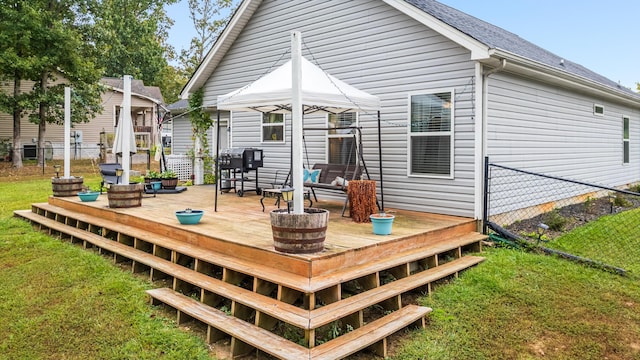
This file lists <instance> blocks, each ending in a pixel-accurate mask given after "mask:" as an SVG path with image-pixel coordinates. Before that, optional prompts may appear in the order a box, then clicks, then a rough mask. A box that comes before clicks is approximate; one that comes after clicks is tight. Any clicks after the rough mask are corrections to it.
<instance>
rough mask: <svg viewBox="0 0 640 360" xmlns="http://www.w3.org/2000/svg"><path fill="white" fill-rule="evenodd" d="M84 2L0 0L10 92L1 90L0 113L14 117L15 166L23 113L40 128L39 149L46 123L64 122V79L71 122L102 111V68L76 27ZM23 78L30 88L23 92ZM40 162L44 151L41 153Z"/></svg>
mask: <svg viewBox="0 0 640 360" xmlns="http://www.w3.org/2000/svg"><path fill="white" fill-rule="evenodd" d="M81 1H82V0H77V1H75V2H74V1H73V0H69V1H55V0H31V1H24V0H23V1H15V0H14V1H6V0H0V81H2V83H3V84H6V85H9V86H8V88H10V89H11V91H9V92H7V91H0V111H3V112H6V113H10V114H12V115H13V152H12V158H13V165H14V166H15V167H21V166H22V156H21V151H20V148H21V147H22V144H21V142H22V141H21V126H20V121H21V119H22V117H23V116H25V115H28V117H29V120H30V121H31V122H33V123H36V124H38V126H39V136H38V143H39V145H40V148H41V149H42V148H43V145H44V144H43V141H44V140H43V139H44V132H45V130H46V124H47V123H48V122H53V123H62V122H63V120H64V118H63V111H64V109H63V106H64V102H63V101H62V98H63V92H64V90H63V89H64V86H65V83H66V84H67V85H69V86H71V87H73V88H74V89H76V91H75V96H74V101H73V103H72V107H73V108H74V109H82V110H81V111H75V112H72V114H73V115H74V117H73V118H72V121H88V120H89V119H90V118H91V117H93V116H94V114H95V113H96V112H97V111H99V110H100V109H101V106H100V92H99V87H98V80H99V77H100V73H101V72H100V69H97V68H96V67H95V66H94V64H93V63H92V62H91V60H90V59H91V56H90V54H91V50H88V43H86V42H85V41H84V40H83V38H82V35H81V31H80V29H79V28H78V27H77V26H76V25H77V22H76V17H75V15H76V11H77V10H78V9H80V6H79V4H80V3H81ZM24 81H32V82H33V83H34V86H33V87H32V88H31V89H30V90H28V91H23V90H21V85H22V84H23V82H24ZM38 155H39V158H40V160H41V161H42V158H41V157H42V156H43V155H44V154H43V153H42V152H39V154H38Z"/></svg>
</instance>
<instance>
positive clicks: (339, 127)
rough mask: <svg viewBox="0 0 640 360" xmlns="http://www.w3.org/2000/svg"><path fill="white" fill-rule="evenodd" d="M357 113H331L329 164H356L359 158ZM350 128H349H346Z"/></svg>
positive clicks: (328, 141)
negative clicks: (354, 127)
mask: <svg viewBox="0 0 640 360" xmlns="http://www.w3.org/2000/svg"><path fill="white" fill-rule="evenodd" d="M356 115H357V113H354V112H351V113H342V114H329V120H328V125H329V126H328V128H329V131H327V157H328V159H327V160H328V163H329V164H341V165H345V164H355V163H356V159H357V155H358V154H357V146H356V138H355V136H356V131H355V129H352V128H349V127H352V126H357V125H358V118H357V116H356ZM345 128H348V129H345Z"/></svg>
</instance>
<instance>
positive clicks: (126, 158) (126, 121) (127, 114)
mask: <svg viewBox="0 0 640 360" xmlns="http://www.w3.org/2000/svg"><path fill="white" fill-rule="evenodd" d="M122 112H123V117H122V124H120V125H119V126H123V128H122V130H123V131H122V132H120V133H121V134H123V136H122V170H123V172H122V179H121V182H120V183H121V184H129V169H130V168H131V142H130V141H129V139H130V137H131V136H133V134H131V75H125V76H124V98H123V99H122Z"/></svg>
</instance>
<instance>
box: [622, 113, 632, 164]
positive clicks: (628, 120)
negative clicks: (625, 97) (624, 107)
mask: <svg viewBox="0 0 640 360" xmlns="http://www.w3.org/2000/svg"><path fill="white" fill-rule="evenodd" d="M625 122H626V124H625ZM625 125H626V126H625ZM625 128H626V130H627V134H626V138H625ZM630 139H631V118H630V117H629V116H626V115H623V116H622V165H628V164H629V163H630V162H631V141H630ZM625 143H626V145H627V147H626V151H625V146H624V145H625ZM625 158H626V161H625Z"/></svg>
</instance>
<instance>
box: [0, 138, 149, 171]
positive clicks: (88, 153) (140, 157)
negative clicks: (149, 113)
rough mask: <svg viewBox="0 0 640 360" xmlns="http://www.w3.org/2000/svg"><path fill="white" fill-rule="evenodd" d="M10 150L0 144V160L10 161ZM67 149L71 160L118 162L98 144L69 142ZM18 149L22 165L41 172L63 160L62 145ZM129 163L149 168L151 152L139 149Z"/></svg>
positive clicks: (30, 146) (118, 160) (7, 146)
mask: <svg viewBox="0 0 640 360" xmlns="http://www.w3.org/2000/svg"><path fill="white" fill-rule="evenodd" d="M0 145H1V144H0ZM12 150H13V149H12V148H11V146H10V145H6V144H5V145H4V147H2V146H0V161H3V162H11V161H12ZM69 150H70V151H69V156H70V159H71V160H73V161H75V160H92V161H95V162H96V163H106V162H120V159H119V158H118V159H117V160H116V157H115V155H113V154H112V153H111V152H110V151H109V152H108V151H107V150H106V148H101V147H100V146H99V145H88V144H87V145H82V144H71V146H70V149H69ZM18 151H19V152H20V154H21V155H22V163H23V166H25V167H28V166H33V167H40V168H42V173H43V174H44V173H45V171H49V172H50V170H46V168H47V167H50V166H53V165H56V164H62V163H63V162H64V155H65V154H64V153H65V149H64V146H56V145H52V144H51V143H50V142H45V145H44V146H43V147H41V148H38V146H37V145H35V144H25V145H23V146H22V147H21V148H20V149H18ZM38 155H40V156H41V158H42V159H44V162H43V163H38V161H37V159H38ZM131 163H132V164H147V169H149V167H150V164H151V152H150V151H149V150H146V149H145V150H139V151H138V152H137V153H136V154H133V155H132V157H131Z"/></svg>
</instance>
